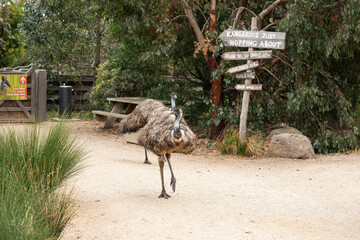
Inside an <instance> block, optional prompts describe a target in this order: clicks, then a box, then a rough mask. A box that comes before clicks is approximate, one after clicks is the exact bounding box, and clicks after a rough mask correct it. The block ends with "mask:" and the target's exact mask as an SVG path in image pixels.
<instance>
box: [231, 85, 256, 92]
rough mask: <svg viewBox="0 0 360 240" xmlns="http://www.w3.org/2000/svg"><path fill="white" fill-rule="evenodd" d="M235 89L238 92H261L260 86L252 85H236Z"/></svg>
mask: <svg viewBox="0 0 360 240" xmlns="http://www.w3.org/2000/svg"><path fill="white" fill-rule="evenodd" d="M235 89H236V90H238V91H259V90H262V84H252V85H245V84H237V85H236V86H235Z"/></svg>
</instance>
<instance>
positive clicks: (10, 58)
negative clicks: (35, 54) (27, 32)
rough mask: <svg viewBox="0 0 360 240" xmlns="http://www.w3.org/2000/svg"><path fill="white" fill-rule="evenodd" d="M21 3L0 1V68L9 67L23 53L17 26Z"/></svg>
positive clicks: (20, 14)
mask: <svg viewBox="0 0 360 240" xmlns="http://www.w3.org/2000/svg"><path fill="white" fill-rule="evenodd" d="M21 7H22V2H21V1H20V2H18V1H7V0H0V67H10V66H12V65H13V64H14V63H15V62H16V60H17V59H19V58H20V57H21V56H22V54H23V52H24V49H23V42H22V38H21V36H20V31H19V24H20V23H21V21H22V8H21Z"/></svg>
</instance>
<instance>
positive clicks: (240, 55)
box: [221, 50, 272, 60]
mask: <svg viewBox="0 0 360 240" xmlns="http://www.w3.org/2000/svg"><path fill="white" fill-rule="evenodd" d="M221 57H222V59H224V60H249V59H265V58H272V51H271V50H268V51H256V52H226V53H224V54H223V55H221Z"/></svg>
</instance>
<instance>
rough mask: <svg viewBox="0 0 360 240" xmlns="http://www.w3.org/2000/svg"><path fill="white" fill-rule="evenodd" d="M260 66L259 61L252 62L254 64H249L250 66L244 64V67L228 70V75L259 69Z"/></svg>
mask: <svg viewBox="0 0 360 240" xmlns="http://www.w3.org/2000/svg"><path fill="white" fill-rule="evenodd" d="M258 66H259V61H255V62H252V63H248V64H244V65H240V66H236V67H232V68H229V70H227V73H231V74H233V73H237V72H243V71H246V70H250V69H253V68H257V67H258Z"/></svg>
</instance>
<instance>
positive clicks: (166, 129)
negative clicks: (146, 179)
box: [138, 107, 196, 199]
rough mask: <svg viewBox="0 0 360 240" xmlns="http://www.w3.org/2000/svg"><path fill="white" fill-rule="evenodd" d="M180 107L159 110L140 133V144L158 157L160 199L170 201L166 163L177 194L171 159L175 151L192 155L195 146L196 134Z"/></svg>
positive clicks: (172, 185)
mask: <svg viewBox="0 0 360 240" xmlns="http://www.w3.org/2000/svg"><path fill="white" fill-rule="evenodd" d="M182 117H183V112H182V109H181V108H180V107H175V108H172V109H169V108H167V107H162V108H158V109H156V110H155V111H154V114H153V115H152V117H151V119H150V120H149V121H148V123H147V124H146V125H145V126H144V127H143V128H142V129H140V131H139V136H138V143H139V144H140V145H141V146H144V147H145V148H146V149H148V150H150V151H152V152H153V153H155V154H156V155H157V156H158V162H159V167H160V177H161V186H162V190H161V193H160V195H159V198H165V199H168V198H169V197H170V195H168V194H167V193H166V190H165V186H164V172H163V169H164V161H167V162H168V164H169V168H170V172H171V180H170V186H171V187H172V190H173V191H174V192H175V186H176V178H175V175H174V172H173V170H172V167H171V163H170V157H171V154H172V153H173V152H174V151H177V152H181V153H184V154H189V153H191V152H192V151H193V150H194V148H195V146H194V143H195V141H196V136H195V134H194V133H193V132H192V131H191V129H190V128H189V127H188V126H187V124H186V122H185V120H184V119H182Z"/></svg>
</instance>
